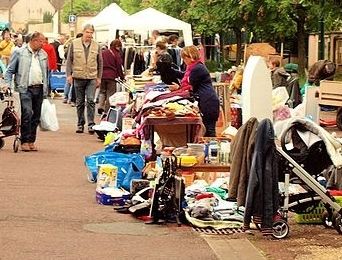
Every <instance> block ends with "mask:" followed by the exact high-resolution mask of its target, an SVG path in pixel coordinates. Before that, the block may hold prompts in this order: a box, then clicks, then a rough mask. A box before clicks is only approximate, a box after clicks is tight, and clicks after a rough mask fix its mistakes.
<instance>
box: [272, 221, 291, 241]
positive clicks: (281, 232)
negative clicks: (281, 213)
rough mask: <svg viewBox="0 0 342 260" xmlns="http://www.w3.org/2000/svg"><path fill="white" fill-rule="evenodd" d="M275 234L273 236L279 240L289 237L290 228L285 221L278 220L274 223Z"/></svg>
mask: <svg viewBox="0 0 342 260" xmlns="http://www.w3.org/2000/svg"><path fill="white" fill-rule="evenodd" d="M272 228H273V234H272V236H273V237H274V238H277V239H282V238H285V237H287V235H288V234H289V232H290V227H289V225H288V224H287V222H286V221H285V220H282V219H280V220H277V221H275V222H273V226H272Z"/></svg>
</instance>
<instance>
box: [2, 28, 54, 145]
mask: <svg viewBox="0 0 342 260" xmlns="http://www.w3.org/2000/svg"><path fill="white" fill-rule="evenodd" d="M44 41H45V37H44V35H43V34H42V33H39V32H35V33H33V34H32V35H31V39H30V41H29V43H28V44H27V45H26V46H25V47H22V48H20V49H18V50H15V51H14V52H13V54H12V56H11V58H10V61H9V64H8V67H7V70H6V74H5V81H6V83H7V84H8V86H10V85H11V83H12V78H13V76H14V75H15V82H14V89H15V90H16V91H18V92H19V95H20V105H21V138H20V139H21V150H22V151H25V152H29V151H38V149H37V147H36V145H35V141H36V135H37V127H38V124H39V122H40V114H41V107H42V103H43V98H44V97H46V96H47V92H48V87H47V78H48V77H47V73H48V59H47V54H46V52H45V51H44V50H43V49H42V46H43V44H44Z"/></svg>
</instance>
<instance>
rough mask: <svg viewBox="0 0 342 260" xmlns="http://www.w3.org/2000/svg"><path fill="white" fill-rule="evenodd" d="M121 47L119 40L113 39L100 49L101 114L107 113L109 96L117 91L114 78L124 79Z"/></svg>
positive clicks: (99, 110)
mask: <svg viewBox="0 0 342 260" xmlns="http://www.w3.org/2000/svg"><path fill="white" fill-rule="evenodd" d="M121 48H122V43H121V41H120V40H119V39H115V40H114V41H112V42H111V43H110V46H109V49H107V50H104V51H102V58H103V73H102V80H101V86H100V96H99V108H98V113H99V114H102V113H103V112H105V113H107V111H108V110H109V108H110V104H109V97H110V96H112V95H113V94H114V93H115V92H116V91H117V90H116V80H115V79H116V78H120V79H121V80H122V79H124V73H123V70H122V65H123V62H122V57H121Z"/></svg>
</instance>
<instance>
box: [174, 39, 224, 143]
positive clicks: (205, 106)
mask: <svg viewBox="0 0 342 260" xmlns="http://www.w3.org/2000/svg"><path fill="white" fill-rule="evenodd" d="M181 56H182V59H183V60H184V63H185V64H186V66H187V67H186V71H185V74H184V77H183V79H182V81H181V83H180V84H177V83H175V82H173V84H172V85H170V86H169V88H170V90H171V91H175V90H183V91H191V90H192V92H193V95H194V97H195V99H196V100H197V101H198V106H199V110H200V112H201V114H202V120H203V124H204V126H205V128H206V132H205V134H204V136H207V137H214V136H216V130H215V127H216V121H217V120H218V117H219V112H220V103H219V99H218V96H217V94H216V92H215V90H214V88H213V84H212V81H211V77H210V74H209V71H208V69H207V68H206V66H205V65H204V64H203V63H202V62H201V60H200V58H201V57H200V52H199V50H198V49H197V47H196V46H194V45H192V46H186V47H184V48H183V50H182V53H181Z"/></svg>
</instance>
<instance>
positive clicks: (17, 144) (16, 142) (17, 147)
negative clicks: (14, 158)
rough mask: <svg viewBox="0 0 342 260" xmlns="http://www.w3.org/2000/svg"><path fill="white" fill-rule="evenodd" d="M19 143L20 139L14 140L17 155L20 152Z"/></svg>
mask: <svg viewBox="0 0 342 260" xmlns="http://www.w3.org/2000/svg"><path fill="white" fill-rule="evenodd" d="M19 141H20V139H19V137H16V138H15V139H14V142H13V151H14V152H15V153H17V152H18V150H19Z"/></svg>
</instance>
